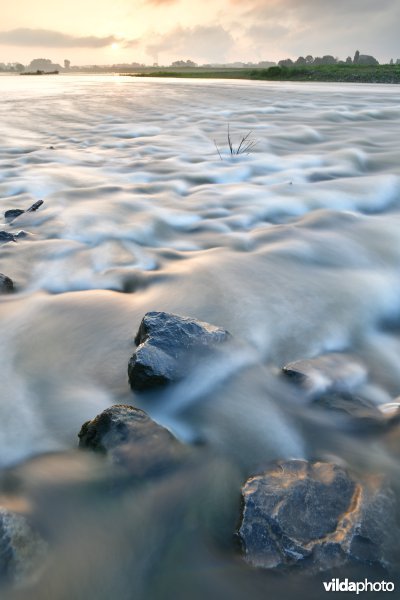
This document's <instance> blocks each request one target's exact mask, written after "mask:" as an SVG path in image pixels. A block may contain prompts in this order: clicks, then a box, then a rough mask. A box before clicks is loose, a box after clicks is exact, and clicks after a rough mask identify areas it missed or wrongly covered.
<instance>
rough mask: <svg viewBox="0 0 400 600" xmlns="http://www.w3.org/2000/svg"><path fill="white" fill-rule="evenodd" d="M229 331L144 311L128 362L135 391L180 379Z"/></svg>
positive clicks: (181, 318)
mask: <svg viewBox="0 0 400 600" xmlns="http://www.w3.org/2000/svg"><path fill="white" fill-rule="evenodd" d="M229 336H230V334H229V333H228V332H227V331H225V330H224V329H222V328H220V327H215V326H214V325H210V324H209V323H204V322H202V321H198V320H197V319H191V318H189V317H180V316H178V315H173V314H170V313H165V312H149V313H147V314H146V315H145V316H144V318H143V320H142V322H141V324H140V327H139V331H138V333H137V335H136V338H135V343H136V345H137V346H138V348H137V350H136V351H135V352H134V354H133V356H132V357H131V359H130V361H129V365H128V376H129V382H130V385H131V387H132V389H134V390H145V389H149V388H153V387H158V386H161V385H165V384H167V383H171V382H173V381H178V380H179V379H182V378H183V377H184V375H185V374H186V373H187V372H188V370H189V369H190V368H191V367H193V366H194V365H195V363H196V361H197V360H198V359H199V358H200V357H201V356H202V354H203V353H204V352H205V351H206V350H207V349H210V348H211V347H212V346H215V345H216V344H219V343H221V342H224V341H225V340H227V339H228V337H229Z"/></svg>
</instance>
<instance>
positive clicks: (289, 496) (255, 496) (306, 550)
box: [239, 460, 398, 572]
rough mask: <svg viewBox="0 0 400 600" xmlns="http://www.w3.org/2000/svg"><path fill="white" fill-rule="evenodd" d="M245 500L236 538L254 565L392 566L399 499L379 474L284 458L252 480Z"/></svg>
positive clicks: (245, 489)
mask: <svg viewBox="0 0 400 600" xmlns="http://www.w3.org/2000/svg"><path fill="white" fill-rule="evenodd" d="M242 498H243V509H242V517H241V525H240V529H239V537H240V540H241V543H242V548H243V552H244V556H245V558H246V560H247V562H249V563H250V564H251V565H253V566H255V567H262V568H265V569H274V568H277V567H284V566H291V565H297V566H302V567H304V568H305V569H307V570H308V571H310V572H316V571H322V570H327V569H331V568H333V567H337V566H340V565H343V564H345V563H346V562H349V561H353V560H354V561H361V562H364V563H367V564H370V563H376V564H379V565H381V566H383V567H386V566H388V565H389V564H390V558H391V553H392V549H393V545H394V543H395V537H393V539H392V535H393V536H396V533H395V532H396V524H395V499H394V494H393V492H392V491H391V490H390V489H389V488H384V486H383V484H382V480H381V479H379V478H373V477H371V478H370V480H368V481H365V482H361V481H357V480H356V479H354V478H353V477H351V476H350V475H349V474H348V472H347V471H346V470H345V469H343V468H342V467H340V466H338V465H335V464H333V463H323V462H307V461H304V460H289V461H281V462H277V463H275V464H274V465H273V466H272V467H271V468H270V469H269V470H268V471H266V472H265V473H263V474H261V475H257V476H255V477H251V478H250V479H248V481H247V482H246V483H245V485H244V487H243V489H242ZM397 537H398V535H397Z"/></svg>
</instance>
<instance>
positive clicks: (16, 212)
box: [4, 208, 25, 221]
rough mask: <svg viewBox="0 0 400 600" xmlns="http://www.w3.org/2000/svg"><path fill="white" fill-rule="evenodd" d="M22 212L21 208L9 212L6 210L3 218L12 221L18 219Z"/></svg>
mask: <svg viewBox="0 0 400 600" xmlns="http://www.w3.org/2000/svg"><path fill="white" fill-rule="evenodd" d="M24 212H25V211H24V210H22V209H21V208H11V209H10V210H6V212H5V213H4V217H5V218H6V220H7V221H12V220H13V219H16V218H17V217H19V216H20V215H23V214H24Z"/></svg>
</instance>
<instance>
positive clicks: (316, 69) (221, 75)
mask: <svg viewBox="0 0 400 600" xmlns="http://www.w3.org/2000/svg"><path fill="white" fill-rule="evenodd" d="M133 76H134V77H184V78H211V79H255V80H267V81H337V82H353V83H400V65H355V64H333V65H314V64H313V65H293V66H273V67H269V68H268V69H246V68H238V69H228V68H227V69H212V68H208V69H205V68H202V67H197V68H172V67H168V68H165V69H162V70H160V69H154V68H153V69H149V70H146V71H145V72H141V73H135V74H133Z"/></svg>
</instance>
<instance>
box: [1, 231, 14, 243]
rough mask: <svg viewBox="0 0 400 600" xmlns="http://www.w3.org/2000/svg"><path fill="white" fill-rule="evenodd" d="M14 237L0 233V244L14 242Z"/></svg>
mask: <svg viewBox="0 0 400 600" xmlns="http://www.w3.org/2000/svg"><path fill="white" fill-rule="evenodd" d="M15 241H16V239H15V235H14V234H12V233H9V232H8V231H0V242H15Z"/></svg>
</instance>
